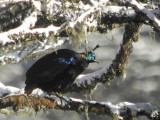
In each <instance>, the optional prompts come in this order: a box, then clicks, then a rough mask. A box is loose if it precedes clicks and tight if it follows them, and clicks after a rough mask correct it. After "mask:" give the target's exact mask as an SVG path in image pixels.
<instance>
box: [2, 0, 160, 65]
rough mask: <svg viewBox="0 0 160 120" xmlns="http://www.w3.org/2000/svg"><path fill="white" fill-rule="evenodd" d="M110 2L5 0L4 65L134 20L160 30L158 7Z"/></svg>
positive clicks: (80, 40)
mask: <svg viewBox="0 0 160 120" xmlns="http://www.w3.org/2000/svg"><path fill="white" fill-rule="evenodd" d="M108 2H109V1H103V0H102V1H99V2H97V1H95V0H92V1H90V0H88V1H79V2H69V1H64V2H63V3H62V2H61V1H54V0H53V1H52V0H50V1H48V2H47V1H39V0H37V1H35V0H31V1H28V0H26V1H19V0H12V1H11V2H10V3H9V1H2V2H1V3H0V5H1V6H0V21H1V23H0V31H1V33H0V46H1V47H0V55H1V57H0V64H5V63H19V62H21V61H22V60H23V59H25V58H31V57H34V56H35V55H34V54H37V56H38V55H40V54H41V55H42V54H45V53H46V52H44V51H47V53H48V52H51V51H53V49H55V47H57V44H58V45H59V46H60V45H62V44H64V43H65V42H66V41H67V42H69V43H71V44H72V45H73V46H74V47H79V46H80V45H81V44H82V43H83V42H84V41H85V40H86V37H87V35H88V34H89V33H90V32H92V31H99V32H101V33H105V32H108V31H110V30H112V29H114V28H117V27H120V26H125V25H126V24H128V23H130V22H135V23H143V24H151V25H152V26H153V27H154V28H155V29H156V31H157V30H159V20H158V19H157V18H156V17H155V15H160V13H159V11H158V10H156V9H153V10H152V9H150V10H149V9H147V8H145V7H143V6H142V5H141V4H139V3H138V2H136V1H134V0H132V1H130V2H129V1H124V2H123V5H124V6H116V5H115V4H111V2H109V3H108ZM126 6H127V8H126ZM128 6H129V7H128ZM136 6H137V7H136ZM142 9H143V10H142ZM139 12H140V13H139ZM141 13H143V14H145V16H146V18H147V20H144V16H143V15H141ZM140 16H141V17H140ZM137 17H138V19H137ZM147 21H149V22H147ZM62 41H63V42H62ZM70 41H71V42H70ZM43 48H45V49H43ZM21 53H25V54H21ZM16 58H18V60H17V59H16Z"/></svg>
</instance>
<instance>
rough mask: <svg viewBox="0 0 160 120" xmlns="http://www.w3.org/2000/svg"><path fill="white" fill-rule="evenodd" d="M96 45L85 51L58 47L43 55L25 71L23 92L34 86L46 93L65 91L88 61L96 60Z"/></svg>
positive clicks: (30, 89) (30, 90)
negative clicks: (79, 51)
mask: <svg viewBox="0 0 160 120" xmlns="http://www.w3.org/2000/svg"><path fill="white" fill-rule="evenodd" d="M98 47H100V46H99V45H97V46H96V47H95V48H94V49H92V50H91V51H88V52H87V53H85V52H84V53H78V52H76V51H73V50H70V49H59V50H57V51H54V52H52V53H49V54H47V55H45V56H43V57H42V58H40V59H39V60H38V61H36V62H35V63H34V64H33V65H32V66H31V67H30V68H29V69H28V71H27V72H26V81H25V84H26V86H25V90H24V91H25V94H27V95H29V94H31V93H32V91H33V90H34V89H36V88H39V89H41V90H43V91H44V92H46V93H60V94H62V93H65V90H66V89H67V88H69V87H70V86H71V85H72V84H73V82H74V80H75V79H76V77H77V76H78V75H80V74H81V73H82V72H83V71H84V70H85V69H86V68H87V67H88V65H89V64H90V63H93V62H97V61H96V56H95V52H94V51H95V50H96V49H97V48H98Z"/></svg>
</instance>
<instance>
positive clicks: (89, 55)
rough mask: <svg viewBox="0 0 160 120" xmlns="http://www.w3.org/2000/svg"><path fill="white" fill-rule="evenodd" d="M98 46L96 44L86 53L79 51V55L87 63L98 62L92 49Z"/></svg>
mask: <svg viewBox="0 0 160 120" xmlns="http://www.w3.org/2000/svg"><path fill="white" fill-rule="evenodd" d="M99 47H100V46H99V45H97V46H96V47H95V48H94V49H92V50H91V51H89V52H88V53H87V54H86V53H81V57H82V58H84V59H85V60H87V61H88V62H89V63H92V62H96V63H98V61H96V55H95V52H94V51H95V50H96V49H97V48H99Z"/></svg>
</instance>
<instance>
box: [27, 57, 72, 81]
mask: <svg viewBox="0 0 160 120" xmlns="http://www.w3.org/2000/svg"><path fill="white" fill-rule="evenodd" d="M74 61H75V58H74V57H70V56H68V57H60V58H55V59H48V60H43V59H41V60H40V61H37V62H36V63H35V64H34V65H33V66H32V67H31V68H30V69H29V70H28V71H27V74H26V77H27V79H26V83H27V82H30V81H32V82H36V81H39V82H40V81H41V82H43V81H44V82H46V81H50V80H53V79H54V77H55V76H56V75H58V74H60V73H61V72H63V71H64V70H65V69H67V68H68V66H69V65H71V64H74Z"/></svg>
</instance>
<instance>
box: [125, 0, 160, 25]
mask: <svg viewBox="0 0 160 120" xmlns="http://www.w3.org/2000/svg"><path fill="white" fill-rule="evenodd" d="M128 2H129V3H130V4H132V5H134V6H136V7H137V8H138V9H139V11H141V12H143V13H144V14H146V15H147V17H148V18H149V19H150V20H152V21H154V22H156V23H157V25H158V26H160V20H158V19H157V18H156V17H155V15H154V14H153V13H151V12H150V11H149V10H148V9H146V8H145V7H144V6H142V5H141V4H139V3H138V2H137V1H136V0H130V1H128Z"/></svg>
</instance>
